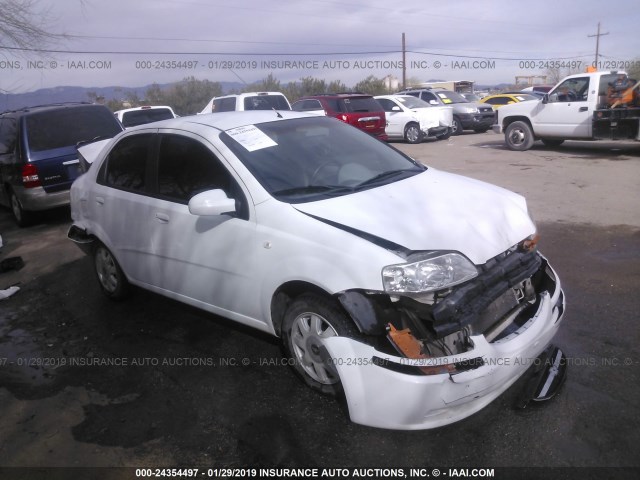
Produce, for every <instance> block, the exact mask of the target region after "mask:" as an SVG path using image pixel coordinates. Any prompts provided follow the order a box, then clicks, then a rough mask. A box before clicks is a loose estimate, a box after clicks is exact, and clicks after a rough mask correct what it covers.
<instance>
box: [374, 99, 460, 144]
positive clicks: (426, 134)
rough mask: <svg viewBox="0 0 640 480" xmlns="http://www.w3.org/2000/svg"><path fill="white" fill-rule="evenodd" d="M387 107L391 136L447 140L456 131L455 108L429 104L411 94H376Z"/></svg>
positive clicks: (410, 141)
mask: <svg viewBox="0 0 640 480" xmlns="http://www.w3.org/2000/svg"><path fill="white" fill-rule="evenodd" d="M374 98H375V99H376V100H377V101H378V103H379V104H380V105H382V108H383V109H384V111H385V114H386V117H387V127H386V129H385V131H386V133H387V136H388V137H389V140H394V139H395V140H404V141H405V142H407V143H420V142H422V140H424V139H425V138H430V137H431V138H433V137H435V138H437V139H439V140H444V139H446V138H449V137H450V136H451V133H452V131H453V109H452V108H451V107H441V106H435V107H434V106H432V105H429V104H428V103H427V102H425V101H424V100H420V99H419V98H416V97H412V96H411V95H379V96H377V97H374Z"/></svg>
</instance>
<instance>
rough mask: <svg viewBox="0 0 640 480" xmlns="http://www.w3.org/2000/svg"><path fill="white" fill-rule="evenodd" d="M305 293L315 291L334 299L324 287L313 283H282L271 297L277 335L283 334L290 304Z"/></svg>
mask: <svg viewBox="0 0 640 480" xmlns="http://www.w3.org/2000/svg"><path fill="white" fill-rule="evenodd" d="M303 293H315V294H316V295H318V296H321V297H325V298H330V299H333V297H332V296H331V295H330V294H329V293H328V292H326V291H325V290H323V289H322V288H320V287H318V286H317V285H314V284H313V283H308V282H302V281H292V282H287V283H285V284H283V285H281V286H280V287H279V288H278V290H276V292H275V293H274V294H273V297H272V298H271V322H272V324H273V329H274V330H275V332H276V335H278V336H279V337H280V336H281V334H282V321H283V320H284V314H285V312H286V311H287V307H288V306H289V304H290V303H291V302H292V301H293V299H295V298H296V297H298V296H299V295H302V294H303Z"/></svg>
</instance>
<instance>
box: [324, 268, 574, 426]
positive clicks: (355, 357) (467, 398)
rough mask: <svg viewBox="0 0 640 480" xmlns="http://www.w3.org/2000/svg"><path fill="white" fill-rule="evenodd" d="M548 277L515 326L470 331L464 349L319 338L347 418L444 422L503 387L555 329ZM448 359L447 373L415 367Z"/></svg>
mask: <svg viewBox="0 0 640 480" xmlns="http://www.w3.org/2000/svg"><path fill="white" fill-rule="evenodd" d="M547 272H548V275H549V276H550V277H553V284H554V285H555V287H554V289H553V291H545V292H542V293H541V294H540V302H539V305H538V309H537V311H536V313H535V314H534V315H533V316H532V317H531V318H530V319H529V320H528V321H527V322H526V323H525V324H524V325H522V326H521V327H520V328H519V329H518V330H517V331H516V332H513V333H511V334H510V335H508V336H506V337H504V338H501V339H500V340H497V341H495V342H492V343H489V342H488V341H487V340H486V339H485V337H484V336H483V335H475V336H472V337H470V340H471V342H472V344H473V348H472V350H470V351H468V352H465V353H463V354H459V355H453V356H449V357H434V358H429V359H418V360H414V359H408V358H403V357H397V356H391V355H388V354H386V353H382V352H380V351H377V350H376V349H375V348H373V347H371V346H369V345H366V344H364V343H362V342H359V341H357V340H353V339H350V338H345V337H332V338H327V339H325V340H324V345H325V347H326V349H327V351H328V354H329V359H328V361H329V362H330V364H332V365H334V366H335V368H336V370H337V372H338V374H339V375H340V380H341V381H342V385H343V387H344V391H345V395H346V398H347V404H348V406H349V415H350V417H351V420H352V421H353V422H355V423H360V424H363V425H369V426H372V427H379V428H389V429H397V430H418V429H427V428H436V427H440V426H442V425H447V424H450V423H453V422H456V421H459V420H462V419H463V418H466V417H468V416H470V415H472V414H473V413H475V412H477V411H479V410H481V409H482V408H484V407H485V406H486V405H488V404H489V403H490V402H491V401H493V400H494V399H495V398H497V397H498V396H499V395H500V394H502V393H503V392H504V391H505V390H506V389H507V388H509V387H510V386H511V385H512V384H513V383H514V382H515V381H516V380H517V379H518V378H519V377H520V376H521V375H522V374H523V373H524V372H525V371H526V370H527V369H528V368H529V367H530V366H532V365H533V364H534V363H535V361H536V358H537V357H538V356H539V355H540V353H542V352H543V351H544V350H545V348H546V347H547V345H548V344H549V343H550V342H551V339H552V338H553V336H554V335H555V334H556V332H557V330H558V327H559V326H560V322H561V320H562V316H563V313H564V308H565V305H564V294H563V292H562V289H561V287H560V282H559V280H558V278H557V276H556V275H555V272H553V270H552V269H551V267H547ZM452 364H454V365H456V366H457V367H458V368H456V370H457V371H456V372H455V373H442V374H435V375H422V374H420V373H419V372H420V369H419V368H416V367H420V366H423V367H424V366H432V367H438V366H443V365H452Z"/></svg>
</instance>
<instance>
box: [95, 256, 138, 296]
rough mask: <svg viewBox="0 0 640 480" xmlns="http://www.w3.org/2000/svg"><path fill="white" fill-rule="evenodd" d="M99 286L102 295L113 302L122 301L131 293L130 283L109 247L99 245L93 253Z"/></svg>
mask: <svg viewBox="0 0 640 480" xmlns="http://www.w3.org/2000/svg"><path fill="white" fill-rule="evenodd" d="M93 265H94V267H95V272H96V276H97V277H98V284H99V285H100V289H101V290H102V293H104V294H105V295H106V296H107V297H109V298H111V299H113V300H121V299H123V298H125V297H126V296H127V294H128V293H129V282H128V280H127V277H125V275H124V273H123V272H122V269H121V268H120V265H118V262H117V261H116V259H115V258H114V256H113V254H112V253H111V252H110V251H109V249H108V248H107V247H105V246H104V245H103V244H101V243H99V244H98V245H97V246H96V247H95V249H94V251H93Z"/></svg>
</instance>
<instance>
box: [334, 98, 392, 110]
mask: <svg viewBox="0 0 640 480" xmlns="http://www.w3.org/2000/svg"><path fill="white" fill-rule="evenodd" d="M340 102H341V103H342V104H343V105H344V108H343V109H342V110H341V111H343V112H354V113H357V112H381V111H382V110H383V109H382V107H381V106H380V104H379V103H378V102H377V101H376V100H375V99H374V98H373V97H364V98H363V97H355V98H345V99H342V100H341V101H340Z"/></svg>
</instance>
